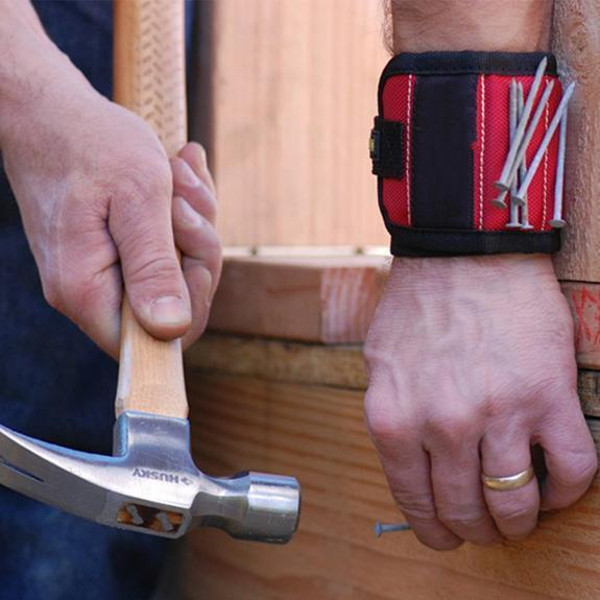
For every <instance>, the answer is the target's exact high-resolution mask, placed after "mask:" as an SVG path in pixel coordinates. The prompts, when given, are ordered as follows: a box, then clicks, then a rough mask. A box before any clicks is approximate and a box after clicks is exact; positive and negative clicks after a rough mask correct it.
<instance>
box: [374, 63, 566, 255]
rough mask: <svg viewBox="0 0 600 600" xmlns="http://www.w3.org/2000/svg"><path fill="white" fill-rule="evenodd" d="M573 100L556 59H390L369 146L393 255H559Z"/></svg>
mask: <svg viewBox="0 0 600 600" xmlns="http://www.w3.org/2000/svg"><path fill="white" fill-rule="evenodd" d="M569 90H570V91H569ZM532 92H533V93H532ZM567 92H569V97H570V93H572V89H570V88H569V89H568V90H567ZM568 99H569V98H567V93H565V95H564V97H563V94H562V88H561V85H560V82H559V81H558V77H557V72H556V60H555V58H554V57H553V56H552V55H550V54H545V53H539V52H538V53H504V52H470V51H467V52H427V53H422V54H408V53H407V54H400V55H398V56H395V57H394V58H393V59H392V60H391V61H390V62H389V63H388V64H387V66H386V67H385V69H384V71H383V73H382V76H381V80H380V83H379V93H378V101H379V116H378V117H376V118H375V125H374V128H373V130H372V132H371V138H370V144H369V145H370V155H371V159H372V163H373V173H374V174H376V175H377V176H378V196H379V205H380V209H381V212H382V214H383V217H384V221H385V224H386V227H387V229H388V231H389V233H390V234H391V251H392V254H394V255H396V256H452V255H463V254H495V253H502V252H526V253H531V252H542V253H551V252H555V251H557V250H559V248H560V233H559V231H558V230H557V229H558V228H560V227H562V225H564V221H562V215H561V214H560V212H561V211H562V177H563V170H562V169H563V165H564V136H565V135H566V133H565V131H566V107H567V103H568ZM559 147H560V152H559ZM557 211H558V212H557Z"/></svg>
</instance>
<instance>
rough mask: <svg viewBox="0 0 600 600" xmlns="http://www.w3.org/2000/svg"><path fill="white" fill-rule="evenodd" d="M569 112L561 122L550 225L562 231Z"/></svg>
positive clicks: (563, 223)
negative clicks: (552, 212) (552, 213)
mask: <svg viewBox="0 0 600 600" xmlns="http://www.w3.org/2000/svg"><path fill="white" fill-rule="evenodd" d="M567 114H568V113H567V111H565V113H564V114H563V116H562V119H561V121H560V137H559V139H558V164H557V165H556V182H555V184H554V216H553V217H552V220H551V221H550V225H551V226H552V227H554V228H556V229H560V228H561V227H564V226H565V225H566V223H565V221H564V220H563V218H562V203H563V182H564V176H565V146H566V143H567Z"/></svg>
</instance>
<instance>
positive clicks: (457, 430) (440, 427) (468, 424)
mask: <svg viewBox="0 0 600 600" xmlns="http://www.w3.org/2000/svg"><path fill="white" fill-rule="evenodd" d="M456 408H458V407H456ZM476 422H477V417H476V413H475V412H474V411H472V410H470V409H462V410H458V409H457V410H453V411H451V412H448V411H446V412H445V413H438V414H436V415H435V416H433V417H431V418H430V419H429V420H428V421H427V426H426V428H427V431H428V433H429V436H430V438H431V439H432V440H435V442H436V444H440V445H442V446H455V445H456V444H461V443H463V442H464V441H465V440H466V439H468V438H469V437H470V434H471V433H472V432H473V430H474V427H475V424H476Z"/></svg>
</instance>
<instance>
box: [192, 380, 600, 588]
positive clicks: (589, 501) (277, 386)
mask: <svg viewBox="0 0 600 600" xmlns="http://www.w3.org/2000/svg"><path fill="white" fill-rule="evenodd" d="M189 388H190V400H191V404H192V408H193V410H194V415H195V418H194V420H193V447H194V451H195V455H196V460H197V464H198V465H199V466H200V467H201V468H203V469H204V470H206V471H207V472H214V473H221V474H226V473H231V472H234V471H236V470H238V469H242V468H243V469H246V468H252V469H258V470H266V471H271V472H282V473H294V474H295V475H296V476H298V478H299V480H300V482H301V484H302V486H303V509H302V511H303V512H302V520H301V524H300V529H299V532H298V534H297V536H296V537H295V539H294V540H293V541H292V542H291V543H290V544H289V545H288V546H285V547H269V546H263V545H259V544H252V543H248V542H235V541H233V540H231V539H229V538H228V537H227V536H226V535H225V534H223V533H221V532H217V531H210V530H198V531H195V532H193V533H192V534H191V535H190V536H189V537H188V538H187V544H188V548H187V554H186V559H185V560H186V564H185V572H184V574H183V577H184V581H185V586H186V591H185V594H184V597H185V598H186V599H188V600H199V599H202V600H239V599H241V598H243V599H244V600H301V599H302V600H305V599H306V598H315V599H318V600H404V599H406V600H433V599H436V600H457V599H461V600H506V599H507V598H510V599H511V600H513V599H514V600H597V599H598V597H600V527H599V526H598V525H597V523H598V521H599V519H600V486H599V482H598V481H596V482H595V483H594V486H593V489H592V491H591V492H589V493H588V494H587V495H586V496H585V497H584V498H583V499H582V500H581V501H580V502H579V503H577V504H576V505H575V506H574V507H572V508H571V509H569V510H566V511H563V512H561V513H558V514H553V515H545V516H543V517H542V520H541V523H540V526H539V529H538V530H537V531H536V533H535V534H534V535H532V536H531V537H530V538H529V539H527V540H526V541H523V542H518V543H517V542H512V543H508V542H507V543H505V544H503V545H501V546H498V547H493V548H479V547H475V546H472V545H470V544H468V545H465V546H463V547H462V548H460V549H459V550H457V551H454V552H450V553H437V552H434V551H432V550H428V549H427V548H425V547H424V546H422V545H421V544H419V543H418V542H417V541H415V539H414V537H413V535H412V534H411V533H409V532H404V533H398V534H389V535H388V536H387V537H385V536H384V537H382V538H380V539H377V538H376V537H375V536H374V534H373V531H372V527H373V524H374V522H375V521H376V520H382V521H384V522H395V521H398V520H400V519H401V515H400V514H399V512H398V511H397V510H396V508H395V506H394V503H393V502H392V499H391V497H390V494H389V491H388V489H387V485H386V482H385V479H384V476H383V474H382V472H381V469H380V467H379V463H378V460H377V457H376V455H375V452H374V450H373V448H372V447H371V444H370V441H369V438H368V436H367V434H366V432H365V428H364V425H363V418H362V395H363V394H362V392H360V391H354V390H340V389H333V388H329V387H325V386H315V385H312V386H311V385H296V384H286V383H275V382H270V381H264V380H257V379H251V378H246V377H230V376H217V375H212V376H211V375H202V374H200V373H197V372H196V373H194V374H193V375H192V376H191V377H190V381H189ZM196 415H197V417H196ZM590 427H591V428H592V432H593V434H594V436H595V438H596V439H597V440H599V439H600V427H599V425H598V422H597V421H595V420H592V421H590Z"/></svg>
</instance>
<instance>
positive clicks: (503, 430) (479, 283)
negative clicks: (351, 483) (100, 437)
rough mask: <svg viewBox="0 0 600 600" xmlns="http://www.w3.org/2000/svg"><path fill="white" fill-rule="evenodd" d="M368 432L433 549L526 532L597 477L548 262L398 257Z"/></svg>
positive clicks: (381, 321)
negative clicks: (496, 481) (518, 477)
mask: <svg viewBox="0 0 600 600" xmlns="http://www.w3.org/2000/svg"><path fill="white" fill-rule="evenodd" d="M365 355H366V359H367V363H368V367H369V372H370V386H369V391H368V393H367V397H366V418H367V423H368V426H369V431H370V433H371V436H372V438H373V441H374V443H375V446H376V448H377V450H378V453H379V456H380V458H381V461H382V463H383V467H384V470H385V473H386V475H387V478H388V481H389V484H390V487H391V490H392V493H393V495H394V498H395V499H396V501H397V503H398V505H399V506H400V508H401V509H402V511H403V513H404V515H405V516H406V519H407V520H408V522H409V523H410V524H411V525H412V527H413V528H414V530H415V533H416V535H417V536H418V537H419V539H420V540H421V541H422V542H423V543H425V544H427V545H429V546H431V547H432V548H436V549H440V550H448V549H452V548H455V547H457V546H458V545H460V544H461V543H462V541H463V540H468V541H471V542H475V543H478V544H492V543H495V542H498V541H499V540H500V539H501V536H504V537H506V538H519V537H522V536H525V535H527V534H528V533H530V532H531V531H532V529H533V528H534V527H535V525H536V522H537V516H538V511H539V508H540V491H539V488H538V482H537V481H536V480H535V479H534V480H533V481H531V482H530V483H528V484H527V485H526V486H525V487H522V488H520V489H518V490H511V491H494V490H489V489H486V488H483V486H482V482H481V479H480V476H481V472H482V471H483V472H485V473H486V474H488V475H491V476H493V477H500V476H507V475H512V474H515V473H518V472H520V471H523V470H524V469H526V468H527V467H528V466H529V464H530V462H531V451H530V447H531V446H533V445H540V446H541V447H542V449H543V451H544V457H545V462H546V466H547V469H548V474H547V477H546V479H545V481H543V482H542V486H541V508H542V509H545V510H552V509H558V508H563V507H565V506H568V505H569V504H571V503H572V502H574V501H575V500H577V499H578V498H579V497H580V496H581V495H582V494H583V492H584V491H585V490H586V489H587V488H588V486H589V484H590V482H591V480H592V477H593V475H594V473H595V471H596V467H597V458H596V451H595V447H594V443H593V440H592V438H591V436H590V433H589V431H588V429H587V426H586V424H585V420H584V418H583V415H582V412H581V409H580V407H579V402H578V397H577V366H576V363H575V358H574V343H573V322H572V319H571V315H570V312H569V308H568V306H567V303H566V300H565V298H564V297H563V296H562V294H561V291H560V287H559V285H558V282H557V280H556V277H555V275H554V270H553V268H552V262H551V260H550V258H549V257H545V256H524V255H510V256H498V257H493V256H489V257H466V258H440V259H432V258H427V259H395V260H394V264H393V266H392V270H391V274H390V279H389V282H388V285H387V288H386V291H385V294H384V298H383V300H382V302H381V304H380V306H379V308H378V310H377V314H376V316H375V319H374V321H373V323H372V326H371V331H370V333H369V336H368V340H367V343H366V348H365Z"/></svg>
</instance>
